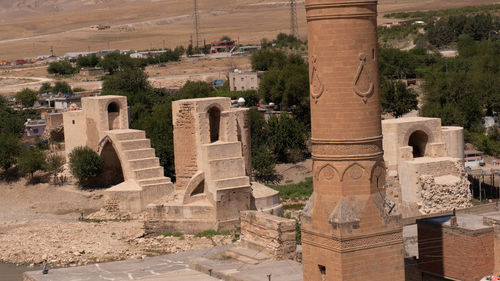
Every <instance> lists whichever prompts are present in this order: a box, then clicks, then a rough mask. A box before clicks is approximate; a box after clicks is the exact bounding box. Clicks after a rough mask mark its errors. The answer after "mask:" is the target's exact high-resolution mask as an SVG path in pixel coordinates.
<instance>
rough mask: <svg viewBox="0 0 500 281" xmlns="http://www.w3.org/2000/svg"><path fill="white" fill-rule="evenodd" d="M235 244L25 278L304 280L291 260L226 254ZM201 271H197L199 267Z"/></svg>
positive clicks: (44, 280) (27, 280) (64, 280)
mask: <svg viewBox="0 0 500 281" xmlns="http://www.w3.org/2000/svg"><path fill="white" fill-rule="evenodd" d="M233 247H234V246H233V245H226V246H220V247H214V248H210V249H203V250H196V251H190V252H184V253H178V254H172V255H164V256H158V257H152V258H146V259H143V260H128V261H119V262H110V263H100V264H93V265H87V266H81V267H72V268H61V269H54V270H49V273H48V274H46V275H44V274H42V272H41V271H32V272H27V273H25V281H105V280H112V281H124V280H141V281H160V280H161V281H170V280H171V281H188V280H189V281H191V280H192V281H215V280H229V281H243V280H245V281H262V280H266V281H267V280H269V277H268V275H269V274H271V280H272V281H302V265H301V264H299V263H297V262H295V261H290V260H284V261H267V262H263V263H261V264H258V265H251V264H246V263H243V262H240V261H235V260H231V259H227V258H224V257H225V255H224V254H223V253H224V252H225V251H227V250H229V249H231V248H233ZM194 269H196V270H199V271H196V270H194Z"/></svg>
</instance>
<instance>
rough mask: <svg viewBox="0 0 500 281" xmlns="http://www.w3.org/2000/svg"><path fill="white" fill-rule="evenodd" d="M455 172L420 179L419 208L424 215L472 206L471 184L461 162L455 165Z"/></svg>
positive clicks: (425, 175) (423, 176)
mask: <svg viewBox="0 0 500 281" xmlns="http://www.w3.org/2000/svg"><path fill="white" fill-rule="evenodd" d="M454 168H455V172H453V173H450V174H449V175H445V176H440V177H436V176H432V175H427V174H424V175H421V176H420V177H419V178H418V183H417V185H418V187H419V190H418V193H417V198H418V202H417V204H418V208H419V210H420V212H422V213H424V214H431V213H437V212H444V211H450V210H453V209H463V208H468V207H471V206H472V202H471V200H472V194H471V191H470V189H469V186H470V182H469V180H468V179H467V174H466V173H465V169H464V166H463V164H462V163H461V161H456V162H455V163H454Z"/></svg>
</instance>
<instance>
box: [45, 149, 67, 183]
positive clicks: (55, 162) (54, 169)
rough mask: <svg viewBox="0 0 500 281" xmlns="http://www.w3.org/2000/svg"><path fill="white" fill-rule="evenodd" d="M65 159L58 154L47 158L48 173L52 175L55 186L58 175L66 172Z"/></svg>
mask: <svg viewBox="0 0 500 281" xmlns="http://www.w3.org/2000/svg"><path fill="white" fill-rule="evenodd" d="M64 162H65V159H64V157H63V156H61V155H58V154H51V155H49V156H47V172H49V174H50V175H52V178H53V181H54V184H57V175H58V174H60V173H62V172H63V171H64Z"/></svg>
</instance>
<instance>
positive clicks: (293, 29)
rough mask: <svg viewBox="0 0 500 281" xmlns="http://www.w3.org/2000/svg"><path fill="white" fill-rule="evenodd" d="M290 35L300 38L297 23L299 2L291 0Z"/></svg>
mask: <svg viewBox="0 0 500 281" xmlns="http://www.w3.org/2000/svg"><path fill="white" fill-rule="evenodd" d="M290 35H293V36H294V37H295V38H299V25H298V23H297V3H296V2H295V0H290Z"/></svg>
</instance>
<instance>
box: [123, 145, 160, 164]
mask: <svg viewBox="0 0 500 281" xmlns="http://www.w3.org/2000/svg"><path fill="white" fill-rule="evenodd" d="M124 153H125V156H126V157H127V160H129V161H130V160H136V159H144V158H152V157H155V150H154V149H153V148H143V149H134V150H126V151H124Z"/></svg>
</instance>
